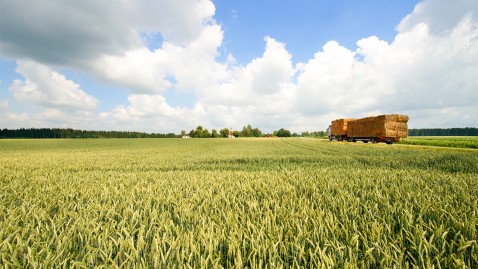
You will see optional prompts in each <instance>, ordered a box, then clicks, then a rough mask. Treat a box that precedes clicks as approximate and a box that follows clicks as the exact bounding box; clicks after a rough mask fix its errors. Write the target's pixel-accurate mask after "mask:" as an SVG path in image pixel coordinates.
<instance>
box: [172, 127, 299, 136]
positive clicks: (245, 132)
mask: <svg viewBox="0 0 478 269" xmlns="http://www.w3.org/2000/svg"><path fill="white" fill-rule="evenodd" d="M181 136H182V137H184V136H189V137H191V138H217V137H230V136H233V137H263V136H278V137H290V136H292V135H291V133H290V131H289V130H286V129H284V128H281V129H279V130H277V131H274V132H273V133H272V134H266V133H263V132H262V131H261V130H260V129H259V128H257V127H255V128H254V127H252V126H251V125H250V124H248V125H247V126H244V127H242V129H241V130H230V129H229V128H223V129H221V130H219V131H217V130H216V129H212V130H211V132H209V130H208V129H206V128H204V127H203V126H201V125H199V126H198V127H196V129H193V130H191V131H189V133H186V131H184V130H183V131H181Z"/></svg>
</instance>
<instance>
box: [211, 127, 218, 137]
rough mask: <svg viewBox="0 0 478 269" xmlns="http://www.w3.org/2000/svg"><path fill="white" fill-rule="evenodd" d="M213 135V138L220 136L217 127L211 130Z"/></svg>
mask: <svg viewBox="0 0 478 269" xmlns="http://www.w3.org/2000/svg"><path fill="white" fill-rule="evenodd" d="M211 137H212V138H217V137H219V134H218V133H217V130H216V129H212V130H211Z"/></svg>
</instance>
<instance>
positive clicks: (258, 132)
mask: <svg viewBox="0 0 478 269" xmlns="http://www.w3.org/2000/svg"><path fill="white" fill-rule="evenodd" d="M252 135H253V136H255V137H260V136H261V135H262V132H261V130H259V128H254V129H252Z"/></svg>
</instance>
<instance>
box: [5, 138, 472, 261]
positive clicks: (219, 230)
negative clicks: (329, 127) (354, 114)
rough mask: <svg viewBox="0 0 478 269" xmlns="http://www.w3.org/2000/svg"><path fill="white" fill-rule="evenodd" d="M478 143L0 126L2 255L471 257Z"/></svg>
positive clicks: (202, 258)
mask: <svg viewBox="0 0 478 269" xmlns="http://www.w3.org/2000/svg"><path fill="white" fill-rule="evenodd" d="M477 164H478V151H474V150H460V149H448V150H442V149H434V148H424V147H412V146H403V145H385V144H375V145H372V144H370V143H369V144H364V143H341V142H328V141H322V140H315V139H301V138H295V139H294V138H292V139H278V138H277V139H276V138H260V139H90V140H86V139H85V140H80V139H78V140H74V139H71V140H0V265H1V267H3V268H14V267H21V268H24V267H31V268H34V267H42V268H59V267H62V268H93V267H97V268H113V267H121V268H132V267H137V268H221V267H224V268H231V267H235V268H244V267H248V268H287V267H293V268H297V267H302V268H478V243H477V230H478V165H477Z"/></svg>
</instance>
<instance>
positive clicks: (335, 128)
mask: <svg viewBox="0 0 478 269" xmlns="http://www.w3.org/2000/svg"><path fill="white" fill-rule="evenodd" d="M354 120H355V119H338V120H334V121H332V135H347V124H348V122H350V121H354Z"/></svg>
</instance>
